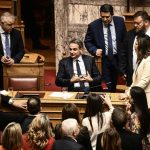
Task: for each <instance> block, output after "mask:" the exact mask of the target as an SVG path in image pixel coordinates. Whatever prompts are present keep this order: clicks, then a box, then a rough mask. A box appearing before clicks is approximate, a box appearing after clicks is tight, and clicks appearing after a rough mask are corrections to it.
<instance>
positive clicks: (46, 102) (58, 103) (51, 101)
mask: <svg viewBox="0 0 150 150" xmlns="http://www.w3.org/2000/svg"><path fill="white" fill-rule="evenodd" d="M19 92H23V93H24V92H25V91H19ZM16 93H17V92H16V91H14V92H13V96H14V97H15V95H16ZM25 93H27V92H25ZM29 93H34V92H33V91H32V92H29ZM35 93H39V94H41V93H44V95H43V97H42V98H41V102H42V110H41V112H43V113H46V114H48V116H49V117H50V118H51V121H52V123H53V125H55V124H56V123H58V122H60V121H61V112H62V108H63V107H64V105H65V104H67V103H74V104H76V105H77V107H78V109H79V111H80V114H81V117H82V116H83V113H84V111H85V105H86V100H85V99H76V98H75V97H76V95H77V92H69V93H70V94H72V96H71V97H70V98H66V97H65V96H64V97H62V98H60V97H53V96H51V94H54V92H48V91H46V92H45V91H36V92H35ZM57 93H58V95H59V94H61V93H62V92H57ZM57 93H56V94H57ZM103 94H104V93H103ZM107 94H109V95H110V96H111V99H112V104H113V105H114V106H124V101H122V100H119V99H118V94H119V93H107ZM14 100H15V101H21V102H22V101H24V102H26V101H27V98H14ZM3 110H4V111H6V112H16V109H15V110H14V109H8V108H3Z"/></svg>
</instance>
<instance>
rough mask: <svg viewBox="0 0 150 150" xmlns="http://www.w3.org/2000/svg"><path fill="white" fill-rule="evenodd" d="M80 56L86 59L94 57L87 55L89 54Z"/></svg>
mask: <svg viewBox="0 0 150 150" xmlns="http://www.w3.org/2000/svg"><path fill="white" fill-rule="evenodd" d="M82 58H83V59H88V60H93V59H94V57H92V56H89V55H82Z"/></svg>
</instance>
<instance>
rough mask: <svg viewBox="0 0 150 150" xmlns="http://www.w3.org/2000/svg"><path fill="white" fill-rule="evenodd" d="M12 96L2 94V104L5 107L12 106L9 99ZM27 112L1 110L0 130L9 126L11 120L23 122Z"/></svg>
mask: <svg viewBox="0 0 150 150" xmlns="http://www.w3.org/2000/svg"><path fill="white" fill-rule="evenodd" d="M9 99H10V97H9V96H4V95H0V101H1V104H2V105H3V106H5V107H10V108H11V107H12V106H11V105H10V104H9V103H8V101H9ZM25 116H26V115H25V114H24V113H13V114H12V113H9V112H3V111H2V110H0V131H3V130H4V128H5V127H6V126H7V124H8V123H10V122H17V123H21V122H22V121H23V120H24V118H25Z"/></svg>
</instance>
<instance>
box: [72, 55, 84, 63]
mask: <svg viewBox="0 0 150 150" xmlns="http://www.w3.org/2000/svg"><path fill="white" fill-rule="evenodd" d="M76 60H78V61H80V62H81V61H82V55H80V56H79V57H78V58H76V59H73V62H75V61H76Z"/></svg>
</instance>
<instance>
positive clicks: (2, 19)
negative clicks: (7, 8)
mask: <svg viewBox="0 0 150 150" xmlns="http://www.w3.org/2000/svg"><path fill="white" fill-rule="evenodd" d="M8 18H9V19H11V20H12V21H13V22H15V20H16V17H15V16H14V15H13V14H11V13H9V12H4V13H3V14H2V15H1V17H0V22H3V23H4V22H7V20H8Z"/></svg>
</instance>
